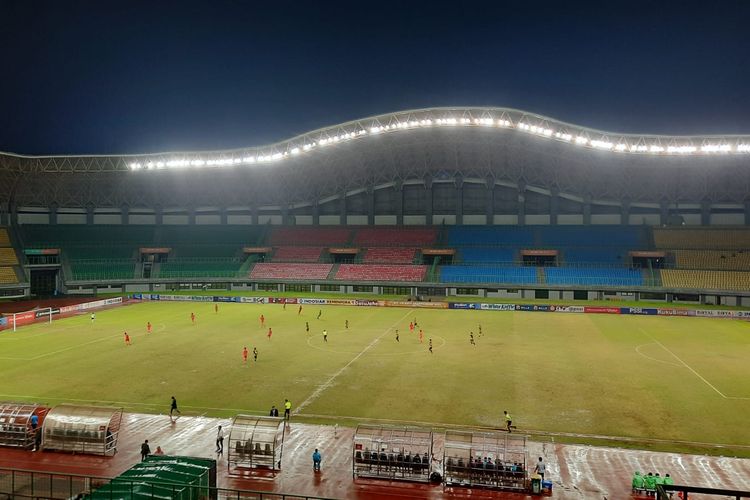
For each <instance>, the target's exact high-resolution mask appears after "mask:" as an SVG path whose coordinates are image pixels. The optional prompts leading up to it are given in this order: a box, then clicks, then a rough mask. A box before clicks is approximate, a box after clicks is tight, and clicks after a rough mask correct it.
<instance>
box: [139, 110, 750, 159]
mask: <svg viewBox="0 0 750 500" xmlns="http://www.w3.org/2000/svg"><path fill="white" fill-rule="evenodd" d="M441 126H451V127H452V126H480V127H482V126H483V127H499V128H515V129H516V130H520V131H522V132H526V133H529V134H534V135H537V136H540V137H549V138H555V139H557V140H560V141H564V142H569V143H571V144H575V145H578V146H585V147H590V148H593V149H599V150H605V151H615V152H618V153H652V154H671V155H690V154H714V153H750V144H738V145H736V146H732V145H731V144H704V145H702V146H693V145H689V144H687V145H681V146H662V145H661V144H626V143H621V142H618V143H615V142H611V141H609V140H607V139H606V138H600V139H591V138H589V137H586V136H583V135H573V134H570V133H568V132H564V131H555V130H554V129H551V128H548V127H546V126H539V125H530V124H528V123H525V122H519V123H518V124H517V125H515V127H514V125H513V123H512V122H511V121H510V120H505V119H499V120H496V119H493V118H438V119H435V120H431V119H426V120H412V121H401V122H397V123H394V124H390V125H374V126H372V127H370V128H369V129H360V130H356V131H353V132H346V133H343V134H340V135H333V136H322V137H320V139H318V141H313V142H308V143H305V144H303V145H301V146H295V147H292V148H290V149H289V150H288V151H285V152H282V153H279V152H275V153H269V154H265V155H257V156H242V157H233V158H215V159H184V158H183V159H174V160H167V161H148V162H132V163H130V164H129V166H130V168H131V169H132V170H140V169H153V168H157V169H159V168H181V167H182V168H185V167H226V166H231V165H253V164H256V163H272V162H275V161H279V160H283V159H285V158H288V157H290V156H297V155H299V154H300V153H303V152H307V151H310V150H312V149H316V148H321V147H326V146H330V145H332V144H338V143H340V142H344V141H349V140H352V139H356V138H359V137H363V136H366V135H377V134H381V133H386V132H393V131H398V130H406V129H414V128H425V127H441Z"/></svg>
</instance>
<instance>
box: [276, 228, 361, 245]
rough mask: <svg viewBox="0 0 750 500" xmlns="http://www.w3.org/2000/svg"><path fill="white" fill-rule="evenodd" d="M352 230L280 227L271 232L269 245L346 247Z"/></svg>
mask: <svg viewBox="0 0 750 500" xmlns="http://www.w3.org/2000/svg"><path fill="white" fill-rule="evenodd" d="M351 232H352V230H351V229H350V228H348V227H278V228H274V229H272V230H271V235H270V236H269V238H268V244H269V245H271V246H289V245H308V246H314V245H320V246H325V245H345V244H347V243H349V240H350V238H351Z"/></svg>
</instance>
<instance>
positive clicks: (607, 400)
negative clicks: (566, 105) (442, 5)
mask: <svg viewBox="0 0 750 500" xmlns="http://www.w3.org/2000/svg"><path fill="white" fill-rule="evenodd" d="M748 172H750V136H716V135H707V136H679V135H676V136H663V135H635V134H620V133H614V132H608V131H603V130H596V129H592V128H587V127H586V126H583V125H578V124H570V123H564V122H561V121H558V120H556V119H554V118H550V117H546V116H541V115H538V114H534V113H528V112H524V111H521V110H516V109H509V108H493V107H453V108H429V109H417V110H408V111H399V112H393V113H388V114H384V115H379V116H372V117H368V118H362V119H359V120H355V121H350V122H346V123H341V124H337V125H333V126H329V127H325V128H321V129H318V130H313V131H310V132H307V133H304V134H302V135H298V136H295V137H291V138H288V139H286V140H283V141H280V142H277V143H274V144H268V145H265V146H260V147H252V148H243V149H237V150H227V151H205V152H166V153H160V154H137V153H134V154H128V155H112V156H85V155H82V156H24V155H18V154H12V153H2V154H0V312H2V317H1V318H0V366H2V370H0V373H1V375H0V401H2V402H1V403H0V497H2V498H54V499H58V498H60V499H67V498H92V499H99V498H101V499H105V498H118V499H119V498H185V499H188V498H190V499H193V498H195V499H198V498H236V499H251V498H253V499H255V498H274V499H278V498H396V497H402V498H439V497H448V498H527V497H528V496H529V495H536V494H546V495H551V496H553V497H555V498H590V497H591V498H639V497H644V498H647V497H649V496H651V497H652V498H653V496H654V495H656V496H657V497H658V498H671V497H672V495H673V494H674V495H677V494H678V493H679V495H681V496H682V497H683V498H688V497H689V498H711V496H707V495H719V496H720V497H722V498H726V497H730V498H746V497H750V493H749V492H750V460H748V458H750V427H748V415H750V365H749V364H748V361H747V360H748V359H750V340H749V339H750V322H749V321H748V320H750V175H748ZM178 402H179V403H178ZM274 410H276V411H275V412H274ZM146 440H148V441H146ZM143 446H146V448H143ZM157 446H158V450H157ZM318 449H319V450H320V451H319V453H320V455H318V457H319V458H318V460H317V461H316V463H317V464H318V465H320V464H321V463H322V470H323V472H322V474H321V475H320V476H318V475H316V476H311V474H310V470H309V469H310V456H311V454H312V453H313V451H314V450H315V452H316V453H318V451H317V450H318ZM162 451H163V456H162ZM139 454H145V455H144V456H143V458H146V457H149V455H153V456H150V457H149V458H148V460H145V461H143V462H139V459H140V458H141V457H142V455H139ZM321 455H322V460H321V459H320V456H321ZM314 461H315V459H314ZM540 464H541V465H540ZM635 471H638V474H637V477H634V476H633V475H634V472H635ZM321 477H323V478H324V479H321ZM665 477H666V479H665ZM3 495H5V496H3ZM702 495H706V496H702ZM675 498H676V496H675ZM714 498H715V497H714Z"/></svg>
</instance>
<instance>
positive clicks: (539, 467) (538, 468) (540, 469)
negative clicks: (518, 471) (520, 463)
mask: <svg viewBox="0 0 750 500" xmlns="http://www.w3.org/2000/svg"><path fill="white" fill-rule="evenodd" d="M546 471H547V464H545V463H544V460H542V457H539V461H538V462H537V463H536V465H535V466H534V472H536V473H537V474H539V475H540V476H542V481H544V473H545V472H546Z"/></svg>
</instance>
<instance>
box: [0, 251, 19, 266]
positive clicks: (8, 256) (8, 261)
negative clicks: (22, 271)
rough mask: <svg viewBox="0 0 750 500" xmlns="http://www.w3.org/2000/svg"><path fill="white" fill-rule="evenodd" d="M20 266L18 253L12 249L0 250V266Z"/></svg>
mask: <svg viewBox="0 0 750 500" xmlns="http://www.w3.org/2000/svg"><path fill="white" fill-rule="evenodd" d="M17 264H18V259H17V258H16V251H15V250H13V249H12V248H0V265H7V266H15V265H17Z"/></svg>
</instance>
